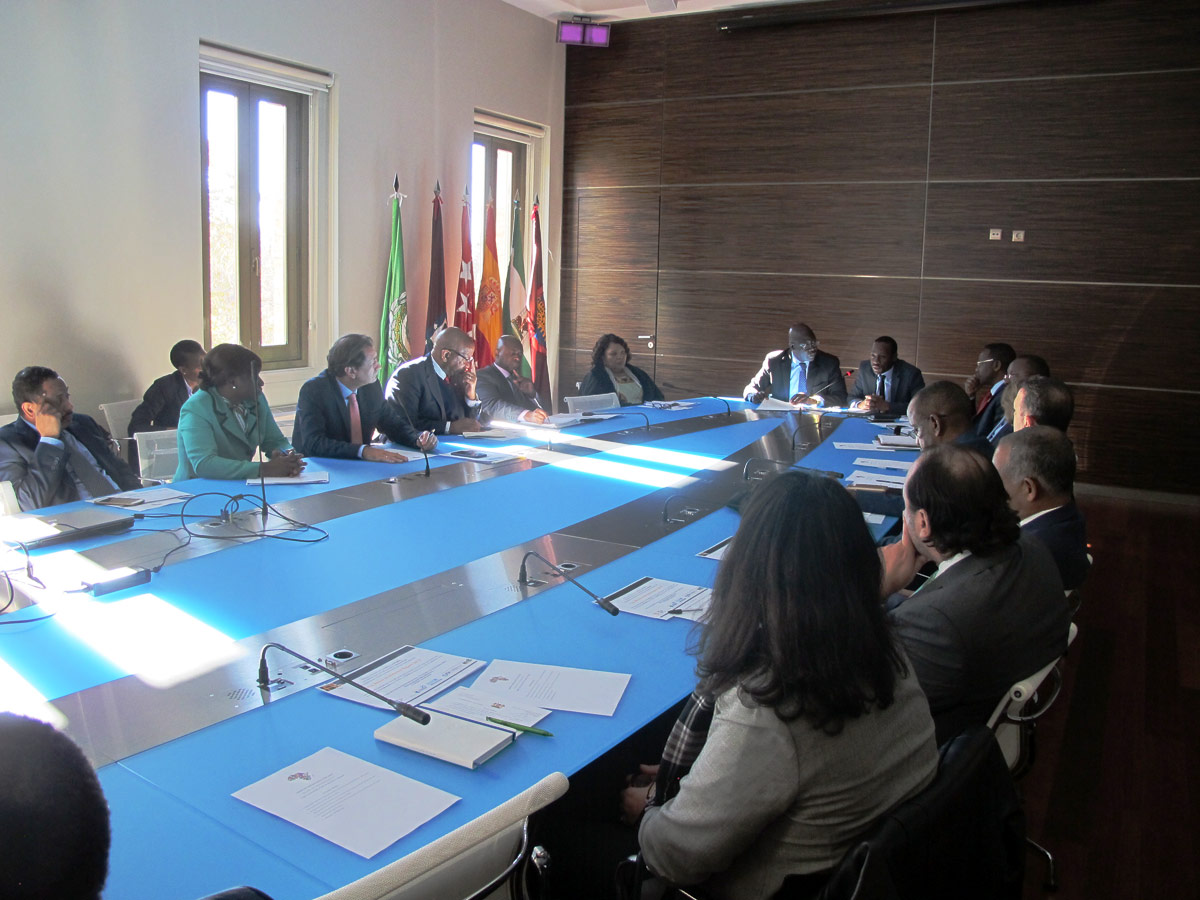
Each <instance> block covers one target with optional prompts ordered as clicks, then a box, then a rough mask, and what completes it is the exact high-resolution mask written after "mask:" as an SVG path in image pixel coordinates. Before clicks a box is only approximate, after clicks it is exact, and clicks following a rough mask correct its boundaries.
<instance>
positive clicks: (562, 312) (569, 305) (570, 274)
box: [558, 266, 579, 347]
mask: <svg viewBox="0 0 1200 900" xmlns="http://www.w3.org/2000/svg"><path fill="white" fill-rule="evenodd" d="M576 280H577V273H576V270H575V269H568V268H567V267H566V266H563V267H562V268H561V269H560V270H559V279H558V284H559V301H558V345H559V346H560V347H574V346H576V340H575V322H576V319H577V317H578V316H577V313H578V311H579V304H578V302H577V301H576V298H575V282H576Z"/></svg>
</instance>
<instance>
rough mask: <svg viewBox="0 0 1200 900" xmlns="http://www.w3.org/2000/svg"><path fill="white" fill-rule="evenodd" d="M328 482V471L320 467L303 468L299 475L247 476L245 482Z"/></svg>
mask: <svg viewBox="0 0 1200 900" xmlns="http://www.w3.org/2000/svg"><path fill="white" fill-rule="evenodd" d="M260 481H261V483H262V484H329V473H328V472H323V471H321V470H320V469H312V470H311V471H310V470H309V469H305V470H304V471H303V472H301V473H300V474H299V475H279V476H275V477H271V478H262V479H258V478H247V479H246V484H258V483H259V482H260Z"/></svg>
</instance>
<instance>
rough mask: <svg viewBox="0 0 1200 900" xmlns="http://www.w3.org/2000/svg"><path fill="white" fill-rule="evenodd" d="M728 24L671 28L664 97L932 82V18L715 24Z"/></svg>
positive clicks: (696, 21)
mask: <svg viewBox="0 0 1200 900" xmlns="http://www.w3.org/2000/svg"><path fill="white" fill-rule="evenodd" d="M751 12H752V13H754V14H762V13H769V12H770V11H769V10H761V9H754V10H751ZM730 17H731V14H730V13H717V14H712V15H698V16H683V17H680V18H678V19H674V20H671V21H670V22H669V23H668V25H667V27H668V37H667V39H666V40H665V41H664V47H663V53H664V55H665V64H664V67H665V69H666V77H665V90H666V95H667V96H668V97H695V96H711V95H714V94H727V95H728V94H742V93H769V92H773V91H795V90H816V89H823V88H841V87H861V86H865V85H881V84H909V83H912V82H921V81H924V82H928V81H929V77H930V56H931V53H932V47H933V17H932V16H904V17H899V18H894V19H873V20H867V19H858V20H855V21H841V22H822V23H816V24H812V25H802V26H791V27H780V28H757V29H753V30H748V31H742V32H738V33H735V34H722V33H720V32H718V31H717V22H718V21H719V20H721V19H727V18H730Z"/></svg>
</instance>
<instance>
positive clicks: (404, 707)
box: [258, 642, 429, 725]
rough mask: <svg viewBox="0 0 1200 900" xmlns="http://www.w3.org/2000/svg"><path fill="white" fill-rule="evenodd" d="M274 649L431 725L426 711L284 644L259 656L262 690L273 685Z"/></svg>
mask: <svg viewBox="0 0 1200 900" xmlns="http://www.w3.org/2000/svg"><path fill="white" fill-rule="evenodd" d="M272 647H274V648H275V649H276V650H282V651H283V652H284V653H288V654H290V655H292V656H294V657H296V659H298V660H300V661H301V662H305V663H308V665H310V666H312V667H314V668H317V669H320V670H321V671H322V672H324V673H325V674H326V675H332V676H333V677H334V678H336V679H337V680H338V681H340V682H342V684H348V685H350V687H353V688H358V689H359V690H360V691H362V692H363V693H364V694H370V695H371V696H372V697H374V698H375V699H376V700H382V701H383V702H384V703H386V704H387V705H388V706H390V707H391V708H392V709H394V710H395V711H396V712H398V713H399V714H400V715H402V716H404V717H405V718H406V719H412V720H413V721H414V722H416V723H417V724H418V725H428V724H429V713H427V712H425V710H423V709H417V708H416V707H415V706H411V705H410V704H408V703H401V702H400V701H399V700H392V699H390V698H389V697H385V696H383V694H380V693H377V692H375V691H373V690H371V689H370V688H369V687H366V686H364V685H361V684H359V683H358V682H357V681H355V680H354V679H353V678H348V677H347V676H345V675H341V674H339V673H338V672H335V671H333V669H330V668H326V667H325V666H323V665H321V664H320V663H319V662H317V661H316V660H312V659H309V658H308V657H307V656H301V655H300V654H299V653H297V652H296V651H295V650H293V649H291V648H290V647H285V646H283V644H276V643H274V642H271V643H268V644H263V648H262V652H261V653H260V654H259V656H258V686H259V687H260V688H264V689H265V688H266V687H267V686H268V685H269V684H270V683H271V676H270V674H269V673H268V672H267V651H268V650H269V649H271V648H272Z"/></svg>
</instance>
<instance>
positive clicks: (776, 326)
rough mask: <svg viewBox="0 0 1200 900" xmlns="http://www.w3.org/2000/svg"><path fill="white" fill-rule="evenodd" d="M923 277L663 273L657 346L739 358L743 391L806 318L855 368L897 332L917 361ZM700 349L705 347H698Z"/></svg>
mask: <svg viewBox="0 0 1200 900" xmlns="http://www.w3.org/2000/svg"><path fill="white" fill-rule="evenodd" d="M919 291H920V283H919V282H918V281H916V280H915V279H898V278H827V277H825V278H823V277H799V276H762V275H727V274H715V273H714V274H708V273H704V274H691V273H681V272H664V273H663V275H662V280H661V284H660V288H659V306H658V346H659V351H660V353H663V354H666V355H668V356H676V357H688V356H692V357H694V358H695V359H696V361H697V362H698V363H699V364H700V366H704V365H706V364H707V363H708V362H709V361H710V360H714V359H717V358H720V359H732V360H735V361H736V362H737V364H738V372H739V374H738V376H737V378H736V379H735V381H736V382H737V383H736V384H730V383H724V384H714V383H712V382H711V381H708V382H706V383H707V384H708V388H707V390H708V391H710V392H711V391H720V392H721V393H736V392H737V391H738V390H740V389H741V387H742V385H744V384H746V383H747V382H748V381H749V380H750V377H751V376H752V375H753V374H754V373H755V371H756V370H757V369H758V367H759V366H760V365H762V360H763V357H764V356H766V354H767V353H769V352H770V351H772V350H778V349H780V348H781V347H786V346H787V330H788V326H790V325H791V324H792V323H794V322H797V321H803V322H806V323H808V325H809V326H810V327H811V328H812V329H813V331H815V332H816V334H817V337H818V338H819V339H820V341H821V349H823V350H825V351H826V352H828V353H833V354H834V355H836V356H838V357H839V358H840V359H841V362H842V365H843V367H848V368H855V367H857V366H858V364H859V362H860V361H862V360H863V359H865V358H866V357H867V356H868V355H869V354H870V352H871V343H872V341H874V340H875V338H877V337H878V336H879V335H881V334H890V335H891V336H892V337H894V338H895V339H896V341H897V342H898V343H899V345H900V354H901V356H906V357H907V358H908V359H909V360H910V361H911V360H912V354H913V352H914V350H915V344H916V335H917V309H918V303H919ZM697 348H704V349H703V351H702V352H700V353H697V352H696V349H697Z"/></svg>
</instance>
